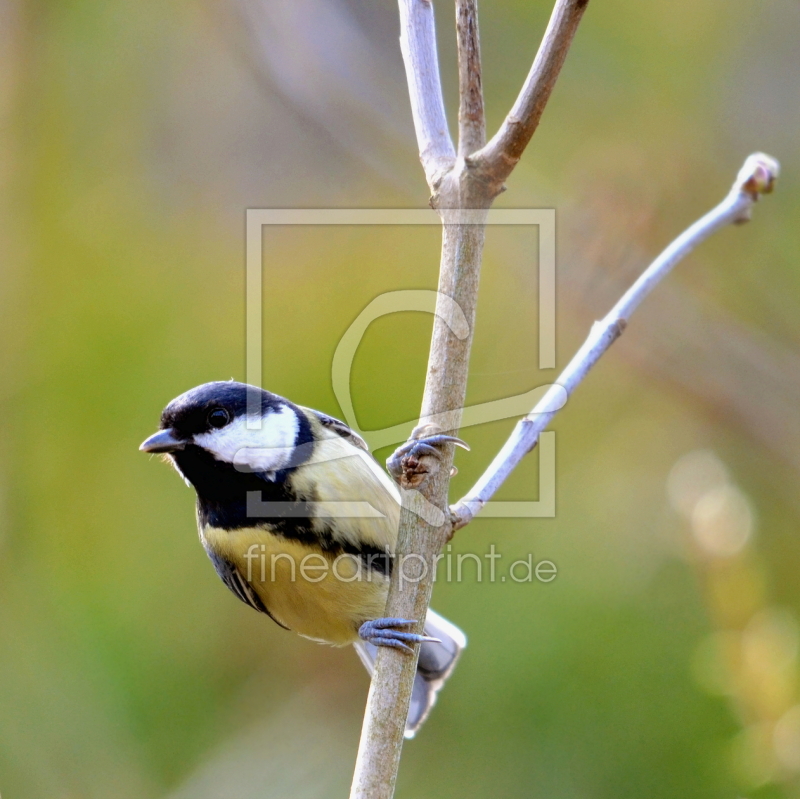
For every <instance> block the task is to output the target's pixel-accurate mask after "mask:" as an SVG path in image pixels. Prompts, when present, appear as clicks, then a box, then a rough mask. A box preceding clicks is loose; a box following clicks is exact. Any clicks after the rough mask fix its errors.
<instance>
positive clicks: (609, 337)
mask: <svg viewBox="0 0 800 799" xmlns="http://www.w3.org/2000/svg"><path fill="white" fill-rule="evenodd" d="M778 171H779V165H778V162H777V161H776V160H775V159H774V158H771V157H770V156H768V155H765V154H764V153H754V154H753V155H751V156H750V157H749V158H748V159H747V160H746V161H745V163H744V166H743V167H742V168H741V170H740V171H739V174H738V176H737V178H736V181H735V182H734V184H733V187H732V188H731V190H730V192H729V193H728V196H727V197H725V199H724V200H723V201H722V202H721V203H720V204H719V205H718V206H716V208H713V209H712V210H711V211H709V212H708V213H707V214H706V215H705V216H704V217H702V218H701V219H699V220H698V221H697V222H695V223H694V224H693V225H692V226H691V227H690V228H688V229H687V230H685V231H684V232H683V233H682V234H681V235H680V236H678V238H677V239H675V241H673V242H672V244H670V245H669V247H667V249H666V250H664V252H662V253H661V255H659V256H658V258H656V260H655V261H653V263H652V264H650V266H649V267H647V269H646V270H645V271H644V272H643V273H642V275H641V276H640V277H639V279H638V280H637V281H636V282H635V283H634V284H633V285H632V286H631V287H630V288H629V289H628V291H626V292H625V294H624V295H623V296H622V298H621V299H620V301H619V302H618V303H617V304H616V305H615V306H614V307H613V308H612V309H611V311H610V312H609V313H608V314H607V315H606V317H605V318H604V319H603V320H602V321H600V322H596V323H595V324H594V326H593V327H592V330H591V332H590V333H589V337H588V338H587V339H586V341H585V342H584V344H583V346H582V347H581V348H580V349H579V350H578V352H577V353H576V354H575V356H574V357H573V359H572V360H571V361H570V362H569V365H568V366H567V368H566V369H564V371H563V372H562V374H561V376H560V377H559V378H558V380H557V381H556V382H555V383H554V384H553V386H552V387H551V388H550V390H549V391H548V392H547V393H546V394H545V396H544V397H542V399H541V401H540V402H539V403H537V405H536V407H535V408H534V409H533V410H532V411H531V412H530V413H529V414H528V415H527V416H526V417H525V418H524V419H522V420H520V421H519V422H517V425H516V427H515V428H514V431H513V432H512V434H511V436H510V437H509V439H508V441H506V443H505V445H504V446H503V448H502V449H501V450H500V452H499V453H498V454H497V457H496V458H495V459H494V460H493V461H492V463H491V464H490V466H489V468H488V469H487V470H486V471H485V472H484V474H483V475H482V476H481V478H480V479H479V480H478V482H477V483H476V484H475V485H474V486H473V488H472V489H471V490H470V491H469V492H468V493H467V495H466V496H465V497H463V499H461V500H459V501H458V502H457V503H456V504H455V505H453V507H452V508H451V512H452V514H453V517H454V520H453V527H454V529H456V530H457V529H460V528H461V527H464V526H465V525H467V524H468V523H469V522H470V521H471V520H472V519H473V518H474V517H475V516H476V515H477V513H478V512H479V511H480V509H481V508H482V507H483V506H484V505H485V504H486V503H487V502H488V501H489V500H490V499H491V498H492V496H493V495H494V494H495V492H496V491H497V489H498V488H500V486H501V485H502V484H503V483H504V482H505V480H506V478H507V477H508V476H509V475H510V474H511V472H512V471H514V469H515V468H516V466H517V464H519V462H520V461H521V460H522V459H523V458H524V457H525V455H527V454H528V453H529V452H530V451H531V450H532V449H533V448H534V447H535V446H536V443H537V442H538V440H539V435H540V434H541V433H542V431H543V430H545V429H546V428H547V426H548V425H549V424H550V422H551V420H552V419H553V417H554V416H555V415H556V413H557V412H558V409H559V408H561V407H562V406H563V402H564V391H566V393H567V397H569V396H571V395H572V392H573V391H574V390H575V388H576V387H577V386H578V385H579V384H580V383H581V382H582V381H583V379H584V378H585V377H586V375H587V374H588V373H589V370H590V369H591V368H592V367H593V366H594V365H595V364H596V363H597V361H598V360H600V357H601V356H602V355H603V353H605V352H606V350H608V348H609V347H610V346H611V345H612V344H613V343H614V342H615V341H616V340H617V339H618V338H619V336H620V335H622V332H623V331H624V330H625V328H626V326H627V324H628V321H629V320H630V318H631V315H632V314H633V312H634V311H635V310H636V308H638V307H639V304H640V303H641V302H642V300H644V298H645V297H646V296H647V295H648V294H650V292H651V291H652V290H653V289H654V288H655V287H656V286H657V285H658V284H659V283H660V282H661V281H662V280H663V279H664V278H665V277H666V276H667V275H668V274H669V272H670V271H671V270H672V268H673V267H674V266H675V265H676V264H677V263H678V262H679V261H681V260H683V258H685V257H686V256H687V255H688V254H689V253H690V252H691V251H692V250H693V249H694V248H695V247H697V245H698V244H700V243H701V242H703V241H705V240H706V239H707V238H708V237H709V236H711V235H712V234H714V233H716V232H717V231H718V230H720V229H721V228H723V227H726V226H727V225H730V224H732V223H733V224H737V223H742V222H747V221H748V220H749V219H750V213H751V210H752V208H753V205H754V203H755V202H756V201H757V200H758V198H759V196H760V195H761V194H768V193H769V192H771V191H772V189H773V186H774V184H775V181H776V179H777V177H778Z"/></svg>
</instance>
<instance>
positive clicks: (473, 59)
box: [456, 0, 486, 158]
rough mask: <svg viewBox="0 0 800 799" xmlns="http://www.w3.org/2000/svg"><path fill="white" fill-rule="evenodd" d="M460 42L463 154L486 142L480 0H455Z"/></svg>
mask: <svg viewBox="0 0 800 799" xmlns="http://www.w3.org/2000/svg"><path fill="white" fill-rule="evenodd" d="M456 37H457V38H456V42H457V46H458V96H459V105H458V155H459V156H460V157H461V158H464V157H466V156H468V155H471V154H472V153H474V152H475V150H478V149H480V148H481V147H483V145H484V144H486V119H485V116H484V112H483V85H482V78H481V43H480V35H479V32H478V3H477V0H456Z"/></svg>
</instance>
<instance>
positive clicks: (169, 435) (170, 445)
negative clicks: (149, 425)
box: [139, 430, 186, 452]
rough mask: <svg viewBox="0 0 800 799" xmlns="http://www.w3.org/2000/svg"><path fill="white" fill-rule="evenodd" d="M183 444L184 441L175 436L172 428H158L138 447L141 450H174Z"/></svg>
mask: <svg viewBox="0 0 800 799" xmlns="http://www.w3.org/2000/svg"><path fill="white" fill-rule="evenodd" d="M185 446H186V442H185V441H180V440H179V439H177V438H175V434H174V433H173V432H172V430H159V431H158V432H157V433H153V435H152V436H150V438H148V439H147V440H145V441H144V442H143V443H142V444H141V446H140V447H139V449H140V450H141V451H142V452H175V450H178V449H183V448H184V447H185Z"/></svg>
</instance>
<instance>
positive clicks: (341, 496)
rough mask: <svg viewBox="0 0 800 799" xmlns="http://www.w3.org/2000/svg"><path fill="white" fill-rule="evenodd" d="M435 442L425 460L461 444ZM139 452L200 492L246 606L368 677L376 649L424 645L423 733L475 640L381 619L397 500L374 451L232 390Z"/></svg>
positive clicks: (429, 622) (228, 581)
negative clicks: (157, 457) (349, 658)
mask: <svg viewBox="0 0 800 799" xmlns="http://www.w3.org/2000/svg"><path fill="white" fill-rule="evenodd" d="M434 439H435V440H434ZM434 439H429V440H428V442H427V443H424V442H423V443H421V444H420V447H421V451H422V452H424V453H427V454H431V453H433V451H434V449H435V445H436V444H440V443H442V442H443V441H445V440H450V441H454V440H455V439H452V438H449V437H446V436H436V437H434ZM140 449H141V450H143V451H144V452H150V453H164V454H165V458H166V459H167V460H168V461H171V462H172V464H173V465H174V466H175V468H176V470H177V471H178V472H179V473H180V475H181V476H182V477H183V478H184V480H185V481H186V483H187V484H189V485H190V486H191V487H193V488H194V489H195V492H196V493H197V523H198V528H199V532H200V541H201V543H202V544H203V547H204V548H205V550H206V553H207V554H208V556H209V558H210V559H211V562H212V563H213V565H214V568H215V569H216V571H217V574H218V575H219V576H220V578H221V579H222V581H223V582H224V583H225V585H226V586H228V588H229V589H230V590H231V591H232V592H233V593H234V594H235V595H236V596H237V597H238V598H239V599H240V600H241V601H242V602H244V603H245V604H247V605H249V606H250V607H251V608H253V609H254V610H257V611H259V612H260V613H264V614H266V615H267V616H269V617H270V618H271V619H272V620H273V621H274V622H276V623H277V624H279V625H280V626H281V627H284V628H285V629H287V630H294V631H295V632H297V633H299V634H300V635H302V636H304V637H306V638H310V639H312V640H314V641H319V642H323V643H328V644H333V645H334V646H344V645H346V644H354V645H355V648H356V651H357V652H358V654H359V656H360V658H361V660H362V662H363V663H364V665H365V666H366V667H367V670H368V671H369V672H370V673H371V672H372V666H373V663H374V660H375V655H376V653H377V647H378V646H392V647H396V648H400V649H407V650H409V651H410V646H412V645H415V644H419V645H420V652H419V664H418V666H417V675H416V679H415V682H414V689H413V693H412V700H411V709H410V711H409V716H408V720H407V722H406V737H408V738H410V737H413V735H414V733H415V732H416V731H417V730H418V729H419V727H420V725H421V724H422V722H423V721H424V720H425V717H426V716H427V714H428V712H429V711H430V709H431V707H432V706H433V703H434V702H435V700H436V694H437V692H438V691H439V689H440V688H441V686H442V685H443V684H444V681H445V680H446V679H447V677H448V676H449V675H450V673H451V672H452V670H453V667H454V666H455V664H456V661H457V660H458V657H459V655H460V654H461V651H462V650H463V649H464V647H465V646H466V638H465V636H464V634H463V633H462V632H461V630H459V629H458V628H457V627H455V626H454V625H453V624H451V623H450V622H448V621H447V620H446V619H444V618H442V617H441V616H439V615H438V614H437V613H434V612H433V611H430V610H429V611H428V615H427V618H426V620H425V625H424V634H423V635H417V634H415V633H412V632H410V631H409V630H408V627H409V626H410V625H412V624H415V623H416V622H415V621H413V620H408V619H391V618H383V612H384V608H385V606H386V597H387V593H388V590H389V580H390V576H391V571H392V566H393V555H394V551H395V544H396V541H397V530H398V524H399V517H400V495H399V491H398V489H397V487H396V485H395V484H394V483H393V482H392V481H391V480H390V479H389V477H388V475H387V474H386V473H385V472H384V471H383V469H382V468H381V467H380V466H379V465H378V463H377V462H376V461H375V460H374V459H373V458H372V456H371V455H370V452H369V448H368V446H367V444H366V442H365V441H364V440H363V439H362V438H361V437H360V436H359V435H357V434H356V433H355V432H354V431H353V430H351V429H350V428H349V427H348V426H347V425H346V424H344V422H340V421H339V420H338V419H334V418H332V417H330V416H327V415H326V414H324V413H320V412H319V411H314V410H311V409H309V408H303V407H301V406H299V405H295V404H294V403H292V402H290V401H289V400H286V399H284V398H283V397H279V396H278V395H276V394H272V393H270V392H268V391H264V390H263V389H260V388H257V387H254V386H249V385H246V384H244V383H237V382H234V381H229V382H214V383H206V384H204V385H202V386H197V387H196V388H193V389H191V390H190V391H187V392H186V393H185V394H181V395H180V396H179V397H177V398H175V399H174V400H172V402H170V403H169V405H167V407H166V408H165V409H164V411H163V413H162V414H161V424H160V428H159V431H158V432H157V433H155V434H154V435H152V436H150V438H148V439H147V440H146V441H145V442H144V443H143V444H142V445H141V447H140Z"/></svg>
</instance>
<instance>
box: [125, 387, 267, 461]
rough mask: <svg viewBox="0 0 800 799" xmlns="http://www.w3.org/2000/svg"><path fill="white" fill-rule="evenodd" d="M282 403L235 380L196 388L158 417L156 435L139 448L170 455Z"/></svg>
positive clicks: (173, 402)
mask: <svg viewBox="0 0 800 799" xmlns="http://www.w3.org/2000/svg"><path fill="white" fill-rule="evenodd" d="M280 404H281V400H280V398H279V397H277V396H276V395H275V394H270V392H268V391H264V389H262V388H258V387H257V386H250V385H247V384H246V383H237V382H236V381H234V380H229V381H216V382H213V383H204V384H203V385H202V386H196V387H195V388H192V389H189V391H186V392H185V393H183V394H181V395H180V396H179V397H176V398H175V399H174V400H172V402H170V403H169V405H167V407H166V408H164V411H163V412H162V414H161V424H160V425H159V431H158V432H157V433H154V434H153V435H152V436H150V437H149V438H148V439H147V440H145V441H144V442H143V443H142V445H141V446H140V447H139V449H140V450H142V452H152V453H169V452H175V451H177V450H181V449H184V448H185V447H186V445H187V444H191V443H195V437H196V436H202V435H203V434H207V433H211V432H212V431H214V430H220V429H222V428H224V427H226V426H228V425H229V424H230V423H231V422H233V421H234V420H236V419H241V418H243V417H246V415H247V413H248V409H249V410H250V411H251V414H252V415H259V414H260V415H261V416H264V415H266V414H267V413H268V412H269V411H270V410H277V409H278V408H279V407H280Z"/></svg>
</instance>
